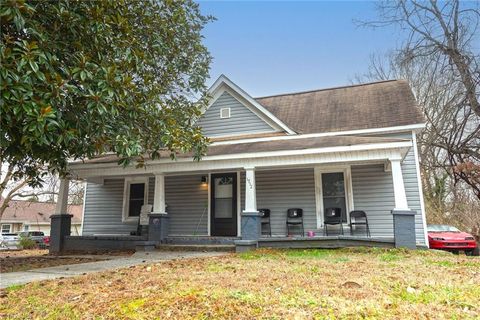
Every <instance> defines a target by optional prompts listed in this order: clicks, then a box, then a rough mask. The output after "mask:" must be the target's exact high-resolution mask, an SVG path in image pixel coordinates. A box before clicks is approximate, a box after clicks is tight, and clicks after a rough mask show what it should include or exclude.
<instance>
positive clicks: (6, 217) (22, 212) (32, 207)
mask: <svg viewBox="0 0 480 320" xmlns="http://www.w3.org/2000/svg"><path fill="white" fill-rule="evenodd" d="M55 206H56V204H55V203H53V202H33V201H25V200H10V202H9V203H8V207H7V208H6V209H5V212H4V213H3V216H2V218H1V219H0V221H1V222H4V223H6V222H19V223H20V222H28V223H42V224H43V223H50V216H51V215H52V214H54V213H55ZM82 211H83V206H82V205H68V206H67V212H68V213H69V214H72V215H73V217H72V222H73V223H81V222H82Z"/></svg>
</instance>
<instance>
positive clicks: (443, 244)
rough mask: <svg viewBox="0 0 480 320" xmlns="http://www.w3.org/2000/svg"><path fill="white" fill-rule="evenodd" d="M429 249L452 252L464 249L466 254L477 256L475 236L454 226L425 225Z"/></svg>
mask: <svg viewBox="0 0 480 320" xmlns="http://www.w3.org/2000/svg"><path fill="white" fill-rule="evenodd" d="M427 231H428V243H429V244H430V249H437V250H447V251H450V252H453V253H458V252H459V251H464V252H465V254H466V255H469V256H472V255H476V256H478V246H477V242H476V241H475V238H474V237H473V236H472V235H471V234H469V233H466V232H462V231H460V230H458V229H457V228H455V227H452V226H447V225H441V224H433V225H429V226H428V227H427Z"/></svg>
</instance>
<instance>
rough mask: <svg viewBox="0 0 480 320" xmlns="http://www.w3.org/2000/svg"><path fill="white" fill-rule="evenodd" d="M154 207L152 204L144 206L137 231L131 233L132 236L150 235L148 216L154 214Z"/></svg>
mask: <svg viewBox="0 0 480 320" xmlns="http://www.w3.org/2000/svg"><path fill="white" fill-rule="evenodd" d="M152 209H153V206H152V205H151V204H144V205H143V206H142V208H141V209H140V216H139V217H138V224H137V230H136V231H132V232H130V235H131V236H144V235H146V234H147V233H148V222H149V221H148V220H149V217H148V214H149V213H151V212H152Z"/></svg>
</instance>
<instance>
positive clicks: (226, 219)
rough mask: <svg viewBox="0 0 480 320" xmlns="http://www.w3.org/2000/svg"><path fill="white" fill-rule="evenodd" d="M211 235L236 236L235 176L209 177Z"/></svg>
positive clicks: (218, 175) (215, 175)
mask: <svg viewBox="0 0 480 320" xmlns="http://www.w3.org/2000/svg"><path fill="white" fill-rule="evenodd" d="M210 188H211V189H210V194H211V204H210V207H211V211H210V214H211V219H210V221H211V235H212V236H236V235H237V174H236V173H218V174H212V176H211V187H210Z"/></svg>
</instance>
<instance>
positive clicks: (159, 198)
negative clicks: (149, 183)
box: [153, 173, 167, 214]
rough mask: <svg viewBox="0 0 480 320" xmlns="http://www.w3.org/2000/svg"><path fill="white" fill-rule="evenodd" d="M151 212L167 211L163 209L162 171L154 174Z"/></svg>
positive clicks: (163, 186) (163, 183) (163, 178)
mask: <svg viewBox="0 0 480 320" xmlns="http://www.w3.org/2000/svg"><path fill="white" fill-rule="evenodd" d="M153 213H164V214H165V213H167V212H166V211H165V175H164V174H163V173H158V174H155V194H154V197H153Z"/></svg>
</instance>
